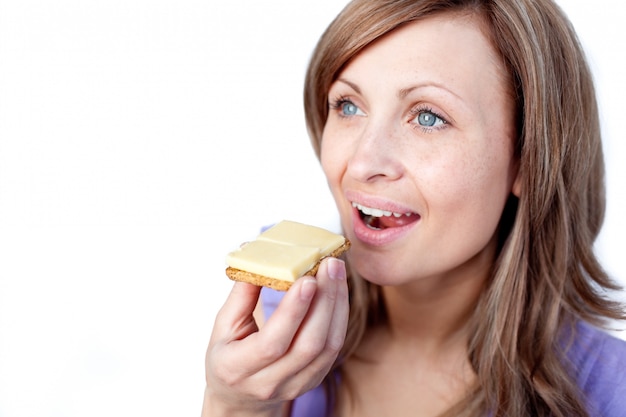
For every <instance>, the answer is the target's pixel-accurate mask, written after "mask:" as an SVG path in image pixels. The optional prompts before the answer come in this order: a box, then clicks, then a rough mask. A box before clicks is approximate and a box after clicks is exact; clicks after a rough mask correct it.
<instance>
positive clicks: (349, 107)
mask: <svg viewBox="0 0 626 417" xmlns="http://www.w3.org/2000/svg"><path fill="white" fill-rule="evenodd" d="M341 112H342V113H343V114H344V116H354V115H355V114H358V112H359V108H358V107H357V106H356V105H355V104H354V103H351V102H349V101H348V102H345V103H343V105H342V106H341Z"/></svg>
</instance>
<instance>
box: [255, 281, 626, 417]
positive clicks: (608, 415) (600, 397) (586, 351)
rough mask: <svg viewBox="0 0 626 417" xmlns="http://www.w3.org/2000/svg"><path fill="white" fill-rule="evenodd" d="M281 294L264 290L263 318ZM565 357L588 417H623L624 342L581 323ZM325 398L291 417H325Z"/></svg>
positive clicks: (313, 394) (307, 402) (316, 393)
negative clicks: (579, 390)
mask: <svg viewBox="0 0 626 417" xmlns="http://www.w3.org/2000/svg"><path fill="white" fill-rule="evenodd" d="M283 295H284V293H282V292H279V291H274V290H271V289H268V288H263V290H262V292H261V298H262V302H263V311H264V313H265V317H269V316H270V315H271V314H272V312H273V311H274V310H275V309H276V306H278V303H279V302H280V300H281V299H282V297H283ZM567 357H568V358H569V359H570V361H571V363H572V365H573V369H574V370H575V376H576V380H577V382H578V386H579V387H580V389H581V390H582V391H583V393H584V394H585V395H586V397H587V403H588V410H589V415H590V416H591V417H626V341H624V340H621V339H618V338H616V337H614V336H611V335H609V334H608V333H606V332H604V331H602V330H600V329H597V328H595V327H592V326H591V325H589V324H587V323H583V322H580V323H578V325H577V334H576V338H575V339H574V340H573V343H572V345H571V347H570V348H569V350H568V351H567ZM325 413H326V395H325V393H324V389H323V388H322V387H321V386H320V387H317V388H315V389H313V390H311V391H309V392H307V393H305V394H304V395H302V396H300V397H298V398H296V399H295V401H294V403H293V407H292V411H291V417H326V414H325Z"/></svg>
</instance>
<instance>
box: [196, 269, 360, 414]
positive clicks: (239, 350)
mask: <svg viewBox="0 0 626 417" xmlns="http://www.w3.org/2000/svg"><path fill="white" fill-rule="evenodd" d="M259 293H260V287H257V286H254V285H251V284H248V283H244V282H236V283H234V285H233V288H232V291H231V293H230V295H229V297H228V298H227V300H226V302H225V303H224V305H223V307H222V308H221V309H220V311H219V313H218V315H217V317H216V319H215V324H214V326H213V332H212V335H211V340H210V342H209V347H208V349H207V355H206V380H207V386H206V389H205V395H204V403H203V408H202V416H203V417H252V416H254V417H277V416H284V415H286V414H287V411H288V404H289V400H291V399H293V398H295V397H296V396H298V395H300V394H302V393H304V392H305V391H307V390H309V389H311V388H314V387H315V386H316V385H318V384H319V383H320V382H321V381H322V379H323V378H324V376H325V375H326V374H327V373H328V371H329V369H330V367H331V365H332V364H333V362H334V361H335V359H336V357H337V354H338V353H339V350H340V349H341V346H342V345H343V341H344V338H345V334H346V326H347V319H348V287H347V283H346V270H345V265H344V263H343V261H341V260H339V259H335V258H327V259H325V260H323V261H322V263H321V264H320V268H319V270H318V273H317V275H316V277H303V278H301V279H298V280H296V282H295V283H294V284H293V285H292V286H291V288H290V289H289V291H288V292H287V293H286V294H285V297H284V298H283V300H282V301H281V303H280V306H279V307H278V308H277V310H276V312H275V314H273V315H272V317H270V318H269V319H268V320H267V321H265V322H264V323H263V325H262V326H260V323H259V322H258V321H257V320H256V319H255V317H254V310H255V306H256V305H257V302H258V298H259Z"/></svg>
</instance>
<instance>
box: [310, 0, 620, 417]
mask: <svg viewBox="0 0 626 417" xmlns="http://www.w3.org/2000/svg"><path fill="white" fill-rule="evenodd" d="M444 12H446V13H449V12H457V13H474V14H476V15H478V16H479V17H480V18H481V21H482V22H483V23H484V28H483V29H484V32H485V34H486V35H487V36H488V38H489V39H490V40H491V42H492V44H493V47H494V48H495V50H496V51H497V52H498V54H499V55H500V57H501V59H502V63H503V65H504V67H505V68H506V69H507V70H508V71H509V77H510V80H511V86H510V88H511V92H512V94H513V95H514V97H515V99H516V111H517V143H516V156H517V157H518V158H519V159H520V168H519V169H520V172H519V175H520V176H521V179H522V186H521V195H520V197H519V199H518V198H516V197H514V196H511V197H510V198H509V202H508V203H507V205H506V207H505V210H504V213H503V215H502V220H501V222H500V228H499V233H500V238H501V239H500V246H499V251H498V254H497V259H496V261H495V264H494V266H493V269H492V274H491V278H490V280H489V281H488V284H487V286H486V288H485V291H484V293H483V294H482V296H481V298H480V300H479V302H478V305H477V307H476V309H475V312H474V317H473V319H472V321H471V326H472V329H471V331H470V333H469V334H470V335H471V339H470V340H469V346H468V352H469V360H470V363H471V364H472V366H473V369H474V371H475V372H476V375H477V380H478V382H477V384H476V386H475V388H474V389H473V390H472V391H471V393H470V394H469V395H468V396H467V398H465V399H464V400H463V401H461V402H460V403H459V404H457V406H455V407H454V408H453V409H452V410H449V414H450V415H466V416H484V415H485V413H486V412H491V413H492V415H493V416H495V417H500V416H557V417H565V416H568V417H572V416H587V415H588V414H587V411H586V410H585V405H584V398H582V396H581V393H580V392H579V389H578V388H577V386H576V383H575V380H574V370H572V369H569V368H568V366H567V360H566V355H565V351H564V348H563V347H562V345H561V344H560V343H559V341H560V340H561V339H562V337H561V336H560V335H562V334H563V333H562V332H565V331H567V332H572V331H574V324H575V322H576V321H577V320H585V321H588V322H590V323H593V324H596V325H600V326H602V325H605V324H606V322H607V320H612V319H624V318H625V317H626V314H625V312H624V307H623V306H622V305H621V304H619V303H618V302H615V301H611V300H610V299H609V298H608V297H607V290H617V289H618V286H617V285H616V284H615V282H613V281H612V280H611V279H610V278H609V277H608V276H607V274H606V272H605V271H604V270H603V268H602V267H601V265H600V264H599V262H598V260H597V258H596V256H595V254H594V252H593V243H594V241H595V239H596V237H597V235H598V233H599V231H600V228H601V225H602V222H603V218H604V210H605V189H604V162H603V154H602V144H601V137H600V125H599V117H598V109H597V102H596V96H595V90H594V85H593V79H592V75H591V72H590V70H589V67H588V65H587V62H586V58H585V55H584V52H583V49H582V47H581V45H580V43H579V41H578V38H577V35H576V33H575V31H574V29H573V27H572V25H571V23H570V22H569V20H568V19H567V17H566V16H565V14H564V13H563V12H562V10H561V9H560V8H559V7H558V6H557V5H556V4H555V3H554V2H553V1H551V0H354V1H352V2H351V3H349V4H348V5H347V6H346V7H345V9H344V10H343V11H342V12H341V13H340V14H339V15H338V16H337V17H336V19H335V20H334V21H333V22H332V23H331V24H330V26H329V27H328V28H327V30H326V31H325V32H324V34H323V35H322V37H321V38H320V40H319V42H318V44H317V47H316V49H315V51H314V53H313V55H312V58H311V61H310V64H309V68H308V71H307V74H306V80H305V89H304V105H305V116H306V121H307V127H308V130H309V135H310V137H311V141H312V144H313V147H314V149H315V151H316V153H317V155H318V157H319V155H320V144H321V140H322V132H323V129H324V125H325V123H326V118H327V115H328V91H329V88H330V86H331V84H332V83H333V82H334V81H335V80H336V78H337V77H338V75H339V74H340V72H341V71H342V69H343V68H344V67H345V66H346V65H347V64H348V63H349V62H350V60H351V59H353V58H354V57H355V56H356V55H357V54H358V53H359V52H360V51H361V50H363V49H364V48H366V47H367V46H368V45H369V44H371V43H372V42H373V41H375V40H376V39H378V38H380V37H382V36H384V35H385V34H387V33H389V32H391V31H393V30H394V29H396V28H398V27H399V26H401V25H404V24H406V23H408V22H413V21H418V20H420V19H423V18H424V17H427V16H430V15H433V14H437V13H444ZM349 283H350V302H351V312H350V318H349V326H348V327H349V330H348V334H347V338H346V343H345V346H344V349H343V351H342V353H341V355H340V359H339V360H338V361H337V363H336V364H335V369H338V370H339V371H340V370H341V362H342V360H344V359H345V358H347V357H349V356H350V355H351V354H353V353H354V351H355V350H356V347H357V346H358V344H359V342H360V341H361V339H362V337H363V335H364V333H365V331H366V329H367V328H368V326H370V325H372V324H375V323H379V322H381V321H384V320H385V318H384V305H383V304H382V299H381V297H380V292H379V290H380V289H379V288H378V287H377V286H376V285H373V284H371V283H369V282H366V281H364V280H363V279H361V278H360V277H359V276H357V274H355V273H350V281H349ZM333 381H334V378H327V382H328V383H329V385H330V386H331V393H333V392H334V393H335V395H336V387H332V385H333V383H332V382H333Z"/></svg>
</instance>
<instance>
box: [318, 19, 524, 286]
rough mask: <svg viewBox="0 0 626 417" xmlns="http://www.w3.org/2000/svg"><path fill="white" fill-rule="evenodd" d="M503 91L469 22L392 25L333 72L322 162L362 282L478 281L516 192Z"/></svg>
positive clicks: (484, 42)
mask: <svg viewBox="0 0 626 417" xmlns="http://www.w3.org/2000/svg"><path fill="white" fill-rule="evenodd" d="M508 83H509V81H508V78H507V76H506V73H505V71H504V68H503V66H502V64H501V63H500V60H499V57H498V55H497V54H496V51H495V50H494V49H493V47H492V45H491V44H490V42H489V40H488V39H487V38H486V37H485V35H484V34H483V32H482V30H481V27H480V21H479V20H478V18H476V17H472V16H468V15H463V16H461V15H451V14H442V15H438V16H434V17H430V18H427V19H425V20H421V21H419V22H415V23H410V24H408V25H406V26H403V27H402V28H400V29H398V30H396V31H394V32H392V33H391V34H389V35H387V36H386V37H384V38H382V39H381V40H379V41H377V42H375V43H374V44H372V45H370V46H369V47H368V48H367V49H365V50H364V51H363V52H361V53H360V54H359V55H357V56H356V57H355V58H354V59H353V60H352V61H350V63H349V65H348V66H347V67H346V68H345V69H344V70H343V71H342V72H341V73H340V75H339V77H338V79H337V81H336V82H335V83H334V84H333V85H332V86H331V88H330V91H329V94H328V95H329V106H330V107H329V116H328V120H327V122H326V126H325V129H324V134H323V138H322V146H321V162H322V166H323V169H324V172H325V174H326V177H327V179H328V182H329V185H330V189H331V191H332V193H333V196H334V198H335V200H336V203H337V206H338V208H339V212H340V215H341V221H342V226H343V228H344V231H345V233H346V235H347V237H348V238H349V239H350V240H351V241H352V244H353V246H352V249H351V250H350V253H349V260H350V262H351V263H352V265H353V267H354V268H356V270H357V271H358V272H359V274H360V275H361V276H363V277H364V278H366V279H368V280H369V281H372V282H375V283H378V284H381V285H398V284H405V283H409V282H413V281H415V280H419V279H423V278H429V277H431V278H432V277H434V278H445V277H450V276H467V275H468V274H470V275H473V276H475V275H476V274H481V275H482V276H486V274H487V271H488V270H489V268H490V266H491V264H492V263H493V259H494V254H495V250H496V228H497V225H498V222H499V220H500V217H501V214H502V211H503V208H504V204H505V202H506V200H507V197H508V196H509V195H510V193H511V192H512V191H513V192H515V193H516V194H517V188H518V186H517V184H516V175H517V166H518V164H517V160H516V159H515V158H514V156H513V152H514V136H515V130H514V126H515V123H514V113H515V111H514V103H513V100H512V97H511V95H510V94H509V84H508ZM459 274H460V275H459Z"/></svg>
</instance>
